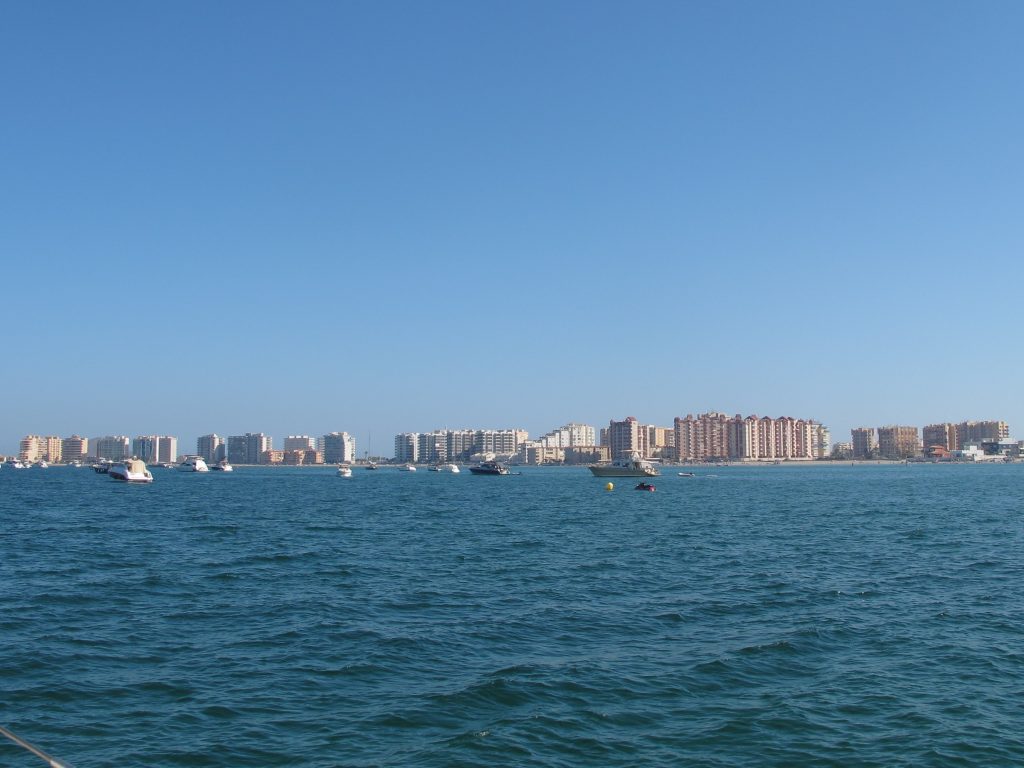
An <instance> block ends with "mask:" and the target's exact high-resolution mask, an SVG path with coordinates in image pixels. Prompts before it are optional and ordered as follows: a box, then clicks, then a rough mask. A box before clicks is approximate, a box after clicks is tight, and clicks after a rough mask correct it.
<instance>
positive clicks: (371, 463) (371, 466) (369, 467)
mask: <svg viewBox="0 0 1024 768" xmlns="http://www.w3.org/2000/svg"><path fill="white" fill-rule="evenodd" d="M366 468H367V469H376V468H377V464H376V463H374V462H372V461H368V462H367V463H366Z"/></svg>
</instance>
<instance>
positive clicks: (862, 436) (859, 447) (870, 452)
mask: <svg viewBox="0 0 1024 768" xmlns="http://www.w3.org/2000/svg"><path fill="white" fill-rule="evenodd" d="M850 442H851V443H853V458H854V459H870V458H872V456H874V453H875V450H876V449H877V448H878V443H877V442H876V441H875V428H874V427H857V428H856V429H851V430H850Z"/></svg>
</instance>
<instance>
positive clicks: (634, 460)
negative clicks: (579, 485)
mask: <svg viewBox="0 0 1024 768" xmlns="http://www.w3.org/2000/svg"><path fill="white" fill-rule="evenodd" d="M590 471H591V472H592V473H593V474H594V475H595V476H596V477H657V476H658V475H659V474H660V473H659V472H658V470H657V469H655V467H654V465H653V464H651V462H649V461H644V460H643V459H641V458H640V454H639V453H638V452H637V451H633V453H631V454H630V456H629V458H628V459H616V460H615V461H613V462H612V463H611V464H593V465H591V467H590Z"/></svg>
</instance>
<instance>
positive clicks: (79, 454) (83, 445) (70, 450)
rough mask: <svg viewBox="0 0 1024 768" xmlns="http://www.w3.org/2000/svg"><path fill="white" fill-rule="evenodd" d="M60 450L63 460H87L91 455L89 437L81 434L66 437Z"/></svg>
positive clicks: (61, 442)
mask: <svg viewBox="0 0 1024 768" xmlns="http://www.w3.org/2000/svg"><path fill="white" fill-rule="evenodd" d="M60 452H61V459H62V460H63V461H85V458H86V457H87V456H88V455H89V438H87V437H81V436H80V435H72V436H71V437H65V438H64V439H63V440H61V441H60Z"/></svg>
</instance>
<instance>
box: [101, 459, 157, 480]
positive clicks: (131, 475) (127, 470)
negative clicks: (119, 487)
mask: <svg viewBox="0 0 1024 768" xmlns="http://www.w3.org/2000/svg"><path fill="white" fill-rule="evenodd" d="M107 474H108V475H110V478H111V479H112V480H120V481H121V482H122V483H152V482H153V473H151V472H150V471H149V470H148V469H147V468H146V462H144V461H143V460H142V459H136V458H132V459H128V460H127V461H122V462H119V463H117V464H111V465H110V469H108V470H107Z"/></svg>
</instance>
